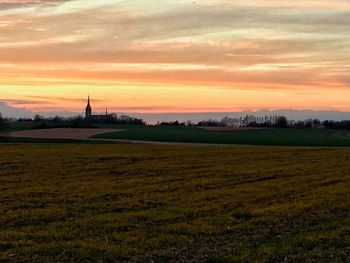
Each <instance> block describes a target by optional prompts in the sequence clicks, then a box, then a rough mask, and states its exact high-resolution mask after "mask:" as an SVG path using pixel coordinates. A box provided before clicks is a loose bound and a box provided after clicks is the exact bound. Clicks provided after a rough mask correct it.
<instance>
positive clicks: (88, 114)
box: [85, 96, 113, 123]
mask: <svg viewBox="0 0 350 263" xmlns="http://www.w3.org/2000/svg"><path fill="white" fill-rule="evenodd" d="M111 118H113V115H112V114H108V111H107V109H106V113H105V114H100V115H93V114H92V107H91V105H90V96H89V97H88V101H87V106H86V109H85V120H86V121H88V122H90V123H106V122H107V121H108V120H110V119H111Z"/></svg>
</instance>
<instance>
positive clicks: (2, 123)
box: [0, 112, 6, 131]
mask: <svg viewBox="0 0 350 263" xmlns="http://www.w3.org/2000/svg"><path fill="white" fill-rule="evenodd" d="M5 126H6V123H5V120H4V119H3V117H2V114H1V112H0V131H3V130H5Z"/></svg>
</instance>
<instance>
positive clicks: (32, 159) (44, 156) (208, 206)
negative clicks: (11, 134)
mask: <svg viewBox="0 0 350 263" xmlns="http://www.w3.org/2000/svg"><path fill="white" fill-rule="evenodd" d="M349 156H350V149H346V148H333V149H332V148H282V147H217V146H211V147H209V146H208V147H194V146H191V147H184V146H159V145H158V146H157V145H124V144H120V145H78V144H77V145H75V144H67V145H66V144H57V145H53V144H42V145H39V144H36V145H34V144H33V145H31V144H18V145H15V144H2V145H0V167H1V169H0V200H1V202H0V261H4V262H58V261H59V262H116V261H134V262H135V261H137V262H145V261H146V262H147V261H154V262H169V261H172V262H178V261H195V262H197V261H207V262H282V261H285V262H330V261H333V262H346V260H348V258H349V256H350V203H349V200H350V193H349V189H350V173H349V170H350V157H349Z"/></svg>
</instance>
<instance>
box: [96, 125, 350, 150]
mask: <svg viewBox="0 0 350 263" xmlns="http://www.w3.org/2000/svg"><path fill="white" fill-rule="evenodd" d="M103 127H104V128H114V129H119V130H122V131H119V132H113V133H109V134H102V135H97V136H95V138H105V139H122V140H141V141H160V142H185V143H209V144H242V145H274V146H347V147H348V146H350V131H348V130H327V129H246V130H236V131H234V130H228V131H216V130H205V129H201V128H197V127H165V126H133V125H125V126H119V125H110V126H108V125H106V126H103Z"/></svg>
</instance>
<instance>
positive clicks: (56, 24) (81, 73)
mask: <svg viewBox="0 0 350 263" xmlns="http://www.w3.org/2000/svg"><path fill="white" fill-rule="evenodd" d="M349 25H350V1H348V0H307V1H305V0H245V1H233V0H191V1H188V0H176V1H175V0H161V1H156V0H60V1H58V0H0V101H1V102H4V103H6V104H7V105H9V106H11V107H17V108H22V109H26V110H31V111H36V112H41V111H42V112H47V111H83V110H84V107H85V101H86V97H87V96H88V95H90V96H91V98H92V106H93V110H94V111H95V112H102V111H104V109H105V108H108V109H109V110H110V111H118V112H121V111H122V112H141V113H153V112H154V113H161V112H234V111H244V110H253V111H254V110H262V109H268V110H276V109H287V108H288V109H299V110H302V109H313V110H338V111H350V74H349V73H350V36H349Z"/></svg>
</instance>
